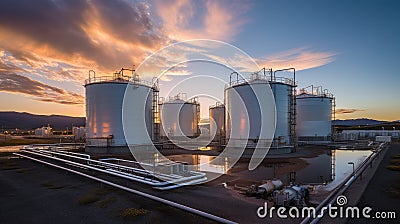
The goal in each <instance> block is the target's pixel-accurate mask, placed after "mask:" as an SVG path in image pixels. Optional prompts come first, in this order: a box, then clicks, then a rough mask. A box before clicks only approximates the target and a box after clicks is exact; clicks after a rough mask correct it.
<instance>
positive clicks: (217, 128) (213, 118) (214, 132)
mask: <svg viewBox="0 0 400 224" xmlns="http://www.w3.org/2000/svg"><path fill="white" fill-rule="evenodd" d="M209 117H210V137H211V140H215V141H218V140H221V139H224V138H225V106H224V105H223V104H219V103H217V104H215V105H212V106H210V107H209Z"/></svg>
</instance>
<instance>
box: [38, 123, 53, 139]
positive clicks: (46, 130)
mask: <svg viewBox="0 0 400 224" xmlns="http://www.w3.org/2000/svg"><path fill="white" fill-rule="evenodd" d="M51 135H53V129H52V128H51V127H50V125H47V127H46V126H43V127H41V128H36V129H35V136H37V137H46V136H51Z"/></svg>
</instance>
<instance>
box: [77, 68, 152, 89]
mask: <svg viewBox="0 0 400 224" xmlns="http://www.w3.org/2000/svg"><path fill="white" fill-rule="evenodd" d="M126 70H128V71H131V72H132V75H124V73H123V71H126ZM104 83H120V84H128V83H131V84H134V85H141V86H145V87H149V88H153V89H157V90H158V83H157V82H154V83H153V82H149V81H146V80H143V79H140V77H139V75H138V74H137V73H136V72H135V70H132V69H124V68H122V69H121V71H119V72H115V73H114V74H113V75H109V76H96V73H95V72H94V71H93V70H90V71H89V78H88V79H86V80H85V85H84V86H85V87H86V86H88V85H91V84H104Z"/></svg>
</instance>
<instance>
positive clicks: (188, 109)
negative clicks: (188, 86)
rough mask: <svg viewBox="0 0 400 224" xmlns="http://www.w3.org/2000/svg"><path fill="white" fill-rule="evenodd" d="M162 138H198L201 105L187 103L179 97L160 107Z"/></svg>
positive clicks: (193, 101)
mask: <svg viewBox="0 0 400 224" xmlns="http://www.w3.org/2000/svg"><path fill="white" fill-rule="evenodd" d="M160 114H161V136H162V137H168V138H182V137H189V138H192V137H197V136H198V135H199V116H200V104H199V103H198V102H197V100H194V99H193V100H191V101H185V100H183V99H181V98H180V97H179V96H175V97H174V98H170V99H169V100H168V101H165V102H163V103H162V104H161V105H160Z"/></svg>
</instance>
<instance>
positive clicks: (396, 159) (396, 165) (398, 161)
mask: <svg viewBox="0 0 400 224" xmlns="http://www.w3.org/2000/svg"><path fill="white" fill-rule="evenodd" d="M386 168H387V169H389V170H393V171H400V155H395V156H393V157H392V160H390V165H389V166H387V167H386Z"/></svg>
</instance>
